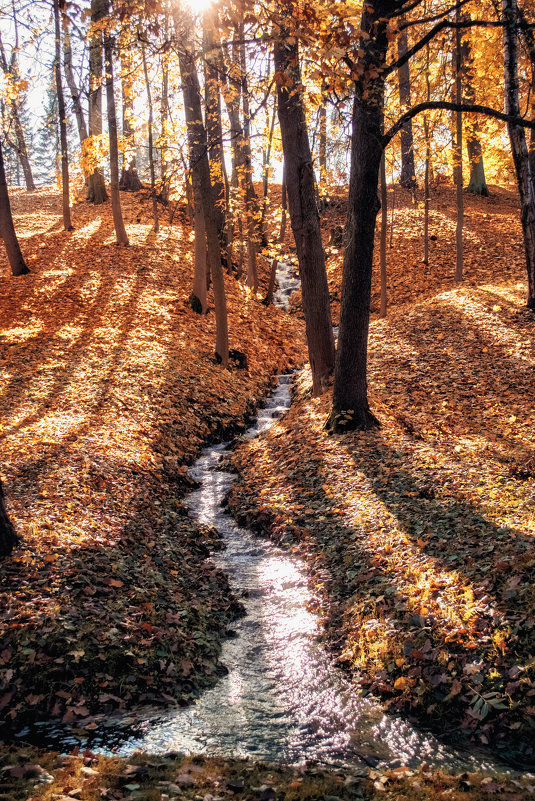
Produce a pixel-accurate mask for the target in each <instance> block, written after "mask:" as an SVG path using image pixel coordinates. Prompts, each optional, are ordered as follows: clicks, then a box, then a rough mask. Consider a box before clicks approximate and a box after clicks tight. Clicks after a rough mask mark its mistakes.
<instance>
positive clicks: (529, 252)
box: [502, 0, 535, 311]
mask: <svg viewBox="0 0 535 801" xmlns="http://www.w3.org/2000/svg"><path fill="white" fill-rule="evenodd" d="M502 9H503V16H504V23H505V24H504V28H503V38H504V49H505V62H504V68H505V111H506V113H507V114H511V115H513V116H515V117H521V116H522V115H521V111H520V104H519V87H518V38H517V3H516V0H502ZM507 130H508V132H509V139H510V141H511V151H512V154H513V162H514V165H515V172H516V180H517V184H518V193H519V195H520V209H521V219H522V233H523V236H524V249H525V252H526V268H527V273H528V300H527V305H528V307H529V308H530V309H531V310H532V311H535V181H534V180H533V176H532V174H531V170H530V163H529V152H528V145H527V142H526V135H525V133H524V129H523V128H522V126H520V125H514V124H513V123H508V124H507Z"/></svg>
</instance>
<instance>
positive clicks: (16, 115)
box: [0, 36, 35, 192]
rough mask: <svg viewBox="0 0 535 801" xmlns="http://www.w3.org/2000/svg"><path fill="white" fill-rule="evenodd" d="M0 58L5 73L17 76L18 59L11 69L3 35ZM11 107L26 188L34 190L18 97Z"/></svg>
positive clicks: (11, 103) (13, 100)
mask: <svg viewBox="0 0 535 801" xmlns="http://www.w3.org/2000/svg"><path fill="white" fill-rule="evenodd" d="M0 60H1V62H2V69H3V71H4V74H5V75H9V76H10V77H13V78H17V67H16V60H14V61H13V64H12V67H11V69H10V68H9V67H8V64H7V59H6V54H5V52H4V44H3V42H2V37H1V36H0ZM10 108H11V117H12V119H13V127H14V129H15V137H16V140H17V143H16V149H17V155H18V157H19V160H20V165H21V167H22V172H23V173H24V181H25V183H26V189H27V191H28V192H33V190H34V189H35V183H34V180H33V175H32V168H31V165H30V160H29V158H28V148H27V147H26V139H25V136H24V130H23V127H22V123H21V120H20V110H19V103H18V100H17V98H16V97H14V98H12V99H11V101H10Z"/></svg>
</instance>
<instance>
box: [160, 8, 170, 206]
mask: <svg viewBox="0 0 535 801" xmlns="http://www.w3.org/2000/svg"><path fill="white" fill-rule="evenodd" d="M163 35H164V42H165V46H164V50H163V53H162V100H161V103H160V127H161V140H160V141H161V145H160V177H161V180H162V186H161V190H160V199H161V201H162V203H164V205H166V206H167V204H168V203H169V192H170V188H171V187H170V183H171V175H170V173H169V166H170V165H169V164H168V161H167V149H168V148H167V145H168V140H167V137H168V134H169V132H168V130H167V121H168V119H169V51H168V49H167V48H168V43H169V3H168V2H165V3H164V31H163Z"/></svg>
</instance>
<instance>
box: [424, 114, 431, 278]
mask: <svg viewBox="0 0 535 801" xmlns="http://www.w3.org/2000/svg"><path fill="white" fill-rule="evenodd" d="M424 137H425V178H424V264H426V265H427V264H429V203H430V199H431V198H430V193H429V165H430V162H431V137H430V135H429V123H428V121H427V115H425V114H424Z"/></svg>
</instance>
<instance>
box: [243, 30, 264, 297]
mask: <svg viewBox="0 0 535 801" xmlns="http://www.w3.org/2000/svg"><path fill="white" fill-rule="evenodd" d="M239 38H240V43H239V44H238V45H237V53H238V59H239V64H240V71H241V85H242V92H241V94H242V103H243V141H242V144H241V147H242V149H243V154H244V160H243V164H244V170H245V172H244V182H245V209H246V219H247V286H249V287H250V288H251V289H252V290H253V292H254V294H255V295H256V293H257V291H258V266H257V260H256V254H257V251H258V247H259V245H260V239H261V236H262V231H261V222H260V216H261V215H260V211H259V208H258V199H257V197H256V192H255V189H254V185H253V163H252V154H251V112H250V109H249V86H248V81H247V60H246V54H245V45H244V44H243V39H244V32H243V23H242V24H241V25H240V28H239Z"/></svg>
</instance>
